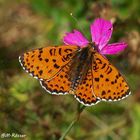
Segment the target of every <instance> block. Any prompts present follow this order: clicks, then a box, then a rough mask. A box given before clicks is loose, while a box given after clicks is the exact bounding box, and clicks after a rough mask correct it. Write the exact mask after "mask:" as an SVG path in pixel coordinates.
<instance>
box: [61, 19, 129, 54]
mask: <svg viewBox="0 0 140 140" xmlns="http://www.w3.org/2000/svg"><path fill="white" fill-rule="evenodd" d="M90 31H91V37H92V42H93V43H94V44H95V45H96V48H97V49H98V51H99V53H101V54H103V55H107V54H117V53H119V52H120V51H123V50H124V49H125V48H126V47H127V44H126V43H124V42H118V43H112V44H108V41H109V40H110V38H111V35H112V31H113V25H112V23H111V22H110V21H107V20H104V19H101V18H98V19H96V20H95V21H94V22H93V23H92V24H91V26H90ZM63 42H64V43H65V44H66V45H78V46H80V47H81V48H82V47H85V46H86V45H87V44H88V43H89V41H88V40H87V39H86V38H85V37H84V36H83V35H82V33H81V32H79V31H78V30H74V31H73V32H72V33H66V35H65V36H64V38H63Z"/></svg>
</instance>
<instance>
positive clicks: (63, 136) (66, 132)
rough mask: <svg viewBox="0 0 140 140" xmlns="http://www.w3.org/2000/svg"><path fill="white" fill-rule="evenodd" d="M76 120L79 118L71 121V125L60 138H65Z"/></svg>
mask: <svg viewBox="0 0 140 140" xmlns="http://www.w3.org/2000/svg"><path fill="white" fill-rule="evenodd" d="M76 122H77V119H75V120H73V121H72V122H71V124H70V125H69V127H68V128H67V129H66V131H65V132H64V134H63V135H62V136H61V138H60V139H59V140H64V138H65V136H66V135H67V134H68V133H69V131H70V130H71V128H72V127H73V126H74V124H75V123H76Z"/></svg>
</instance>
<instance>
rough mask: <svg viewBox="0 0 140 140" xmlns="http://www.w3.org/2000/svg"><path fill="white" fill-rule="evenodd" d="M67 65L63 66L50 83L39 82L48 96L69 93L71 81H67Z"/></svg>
mask: <svg viewBox="0 0 140 140" xmlns="http://www.w3.org/2000/svg"><path fill="white" fill-rule="evenodd" d="M69 69H70V67H69V64H67V65H66V66H64V67H63V68H62V70H61V72H59V73H58V74H57V75H56V76H54V77H53V78H52V79H51V80H50V81H48V80H43V81H40V84H41V86H42V87H43V88H44V89H45V90H46V91H47V92H48V93H50V94H56V95H60V94H61V95H64V94H67V93H69V91H70V85H71V81H70V80H69V74H68V72H69Z"/></svg>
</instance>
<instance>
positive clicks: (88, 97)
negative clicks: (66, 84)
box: [74, 69, 100, 106]
mask: <svg viewBox="0 0 140 140" xmlns="http://www.w3.org/2000/svg"><path fill="white" fill-rule="evenodd" d="M74 96H75V98H76V99H77V100H78V101H79V102H80V103H82V104H84V105H85V106H91V105H95V104H97V103H98V102H99V101H100V100H99V99H97V98H96V96H95V94H94V92H93V77H92V71H91V69H89V70H88V72H87V74H86V76H85V78H84V79H83V80H82V82H81V83H80V84H79V85H78V86H77V88H76V90H75V92H74Z"/></svg>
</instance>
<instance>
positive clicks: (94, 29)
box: [90, 18, 113, 50]
mask: <svg viewBox="0 0 140 140" xmlns="http://www.w3.org/2000/svg"><path fill="white" fill-rule="evenodd" d="M90 30H91V36H92V41H93V42H95V44H96V45H97V46H98V48H99V50H102V48H103V47H104V46H105V45H106V44H107V43H108V41H109V39H110V37H111V35H112V31H113V26H112V23H111V22H110V21H107V20H104V19H101V18H98V19H96V20H95V21H94V22H93V23H92V24H91V26H90Z"/></svg>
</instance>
